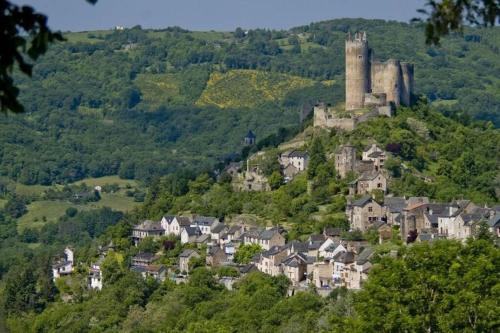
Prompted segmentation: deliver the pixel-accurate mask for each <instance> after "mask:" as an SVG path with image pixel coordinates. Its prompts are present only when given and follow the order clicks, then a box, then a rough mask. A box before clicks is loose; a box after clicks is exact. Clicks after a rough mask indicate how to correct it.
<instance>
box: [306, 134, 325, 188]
mask: <svg viewBox="0 0 500 333" xmlns="http://www.w3.org/2000/svg"><path fill="white" fill-rule="evenodd" d="M325 162H326V155H325V148H324V146H323V143H322V142H321V139H320V138H317V137H316V138H314V139H313V141H312V144H311V148H310V149H309V164H308V166H307V175H308V178H309V179H312V178H314V176H316V171H317V168H318V167H319V166H320V165H321V164H324V163H325Z"/></svg>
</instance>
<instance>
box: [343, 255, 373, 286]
mask: <svg viewBox="0 0 500 333" xmlns="http://www.w3.org/2000/svg"><path fill="white" fill-rule="evenodd" d="M372 256H373V249H372V248H371V247H366V248H364V249H363V251H362V252H361V253H360V254H359V255H358V257H357V259H356V261H355V262H354V264H353V265H350V266H349V270H348V271H347V278H346V281H345V285H346V288H348V289H361V286H362V284H363V281H366V279H368V271H369V270H370V268H371V267H372V264H371V262H370V260H371V258H372Z"/></svg>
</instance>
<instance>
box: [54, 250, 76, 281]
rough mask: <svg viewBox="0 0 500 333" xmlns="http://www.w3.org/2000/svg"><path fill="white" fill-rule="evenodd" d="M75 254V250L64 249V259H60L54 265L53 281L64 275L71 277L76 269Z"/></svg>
mask: <svg viewBox="0 0 500 333" xmlns="http://www.w3.org/2000/svg"><path fill="white" fill-rule="evenodd" d="M73 263H74V254H73V250H71V249H70V248H69V247H67V248H65V249H64V254H63V257H62V258H59V260H57V261H56V262H55V263H54V265H52V276H53V279H54V280H55V279H57V278H59V277H61V276H64V275H69V274H71V273H73V270H74V267H73Z"/></svg>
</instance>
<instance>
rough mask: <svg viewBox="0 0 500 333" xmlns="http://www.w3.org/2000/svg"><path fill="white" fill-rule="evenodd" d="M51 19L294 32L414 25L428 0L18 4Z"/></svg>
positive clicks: (27, 0) (50, 0)
mask: <svg viewBox="0 0 500 333" xmlns="http://www.w3.org/2000/svg"><path fill="white" fill-rule="evenodd" d="M12 1H13V2H14V3H16V4H20V5H23V4H27V5H31V6H33V7H34V8H35V9H36V10H37V11H39V12H42V13H44V14H47V15H48V16H49V25H50V27H51V28H52V29H55V30H62V31H87V30H99V29H109V28H113V27H115V26H125V27H132V26H134V25H141V26H142V27H143V28H165V27H168V26H180V27H182V28H185V29H189V30H217V31H232V30H234V29H235V28H236V27H242V28H246V29H252V28H269V29H288V28H291V27H294V26H299V25H305V24H309V23H311V22H317V21H321V20H327V19H333V18H344V17H349V18H358V17H363V18H378V19H385V20H397V21H404V22H408V21H409V20H410V19H411V18H413V17H415V16H417V9H419V8H422V7H423V4H424V3H425V0H253V1H251V0H99V1H98V3H97V4H96V5H90V4H88V3H87V2H86V1H85V0H12Z"/></svg>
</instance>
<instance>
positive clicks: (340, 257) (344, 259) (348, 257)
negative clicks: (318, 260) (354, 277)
mask: <svg viewBox="0 0 500 333" xmlns="http://www.w3.org/2000/svg"><path fill="white" fill-rule="evenodd" d="M333 260H334V261H335V262H341V263H343V264H350V263H352V262H354V253H352V252H340V253H337V254H336V255H335V257H333Z"/></svg>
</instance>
